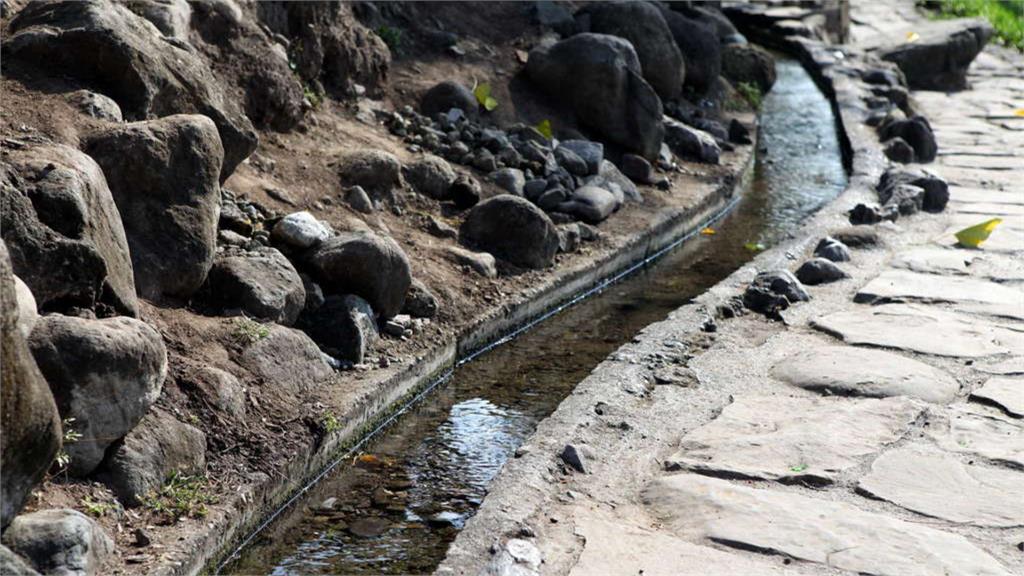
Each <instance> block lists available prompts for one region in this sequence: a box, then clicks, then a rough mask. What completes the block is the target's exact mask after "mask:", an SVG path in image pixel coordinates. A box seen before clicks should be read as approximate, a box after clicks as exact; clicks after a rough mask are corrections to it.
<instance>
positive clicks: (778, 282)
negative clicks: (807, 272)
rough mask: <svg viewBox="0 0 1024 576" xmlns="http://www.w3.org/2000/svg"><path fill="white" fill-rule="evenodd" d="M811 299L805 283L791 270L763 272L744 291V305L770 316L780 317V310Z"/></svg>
mask: <svg viewBox="0 0 1024 576" xmlns="http://www.w3.org/2000/svg"><path fill="white" fill-rule="evenodd" d="M810 299H811V297H810V295H809V294H808V293H807V290H806V289H804V287H803V284H801V283H800V281H799V280H797V278H796V277H795V276H793V273H792V272H790V271H789V270H774V271H768V272H761V273H759V274H758V275H757V276H756V277H754V281H753V282H751V283H750V286H748V287H747V289H746V291H744V292H743V305H744V306H746V307H747V308H749V309H751V310H753V311H755V312H760V313H762V314H765V315H766V316H769V317H778V313H779V311H781V310H785V309H787V308H789V306H790V305H791V304H794V303H796V302H806V301H807V300H810Z"/></svg>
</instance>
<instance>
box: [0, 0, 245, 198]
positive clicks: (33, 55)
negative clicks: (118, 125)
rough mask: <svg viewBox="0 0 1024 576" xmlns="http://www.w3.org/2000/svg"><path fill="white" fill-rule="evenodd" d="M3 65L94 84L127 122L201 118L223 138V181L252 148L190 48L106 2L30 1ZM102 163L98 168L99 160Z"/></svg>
mask: <svg viewBox="0 0 1024 576" xmlns="http://www.w3.org/2000/svg"><path fill="white" fill-rule="evenodd" d="M3 53H4V58H5V68H6V67H7V65H8V64H24V65H25V69H26V70H30V71H31V72H32V73H33V74H35V73H38V71H45V72H46V73H48V74H55V75H56V74H60V75H64V76H68V77H71V78H74V79H76V80H79V81H81V82H83V83H85V84H87V85H91V86H92V87H93V88H95V89H96V91H98V92H100V93H102V94H104V95H106V96H109V97H111V98H113V99H114V100H115V101H117V103H118V105H120V107H121V111H122V112H123V113H124V116H125V118H126V119H128V120H144V119H147V118H159V117H163V116H168V115H172V114H203V115H204V116H207V117H208V118H210V119H211V120H212V121H213V123H214V125H215V126H216V129H217V132H218V133H219V134H220V140H221V142H223V147H224V152H223V154H222V155H218V157H217V158H215V160H216V170H217V172H218V174H219V176H220V179H221V181H223V180H225V179H227V177H228V176H229V175H230V174H231V173H232V172H233V171H234V169H235V167H236V166H238V164H239V163H241V162H242V160H244V159H245V158H246V157H248V156H249V154H251V153H252V151H253V150H255V149H256V143H257V141H258V137H257V135H256V131H255V130H254V129H253V127H252V123H251V122H250V121H249V119H248V118H246V116H245V114H243V113H242V111H241V110H239V109H238V107H237V106H236V105H235V104H234V100H233V99H232V98H231V97H229V96H228V95H227V94H225V92H224V91H223V89H222V88H221V87H220V85H219V84H218V82H217V79H216V78H215V77H214V75H213V73H212V72H211V71H210V69H209V67H207V65H206V64H205V62H204V61H203V59H202V58H201V57H200V56H199V55H198V54H197V53H196V52H195V50H194V49H193V48H191V47H190V46H189V45H188V44H186V43H184V42H180V41H173V40H169V39H167V38H165V37H164V36H163V35H162V34H160V32H159V31H158V30H157V29H156V27H154V26H153V25H151V24H150V23H149V22H147V21H146V20H145V19H144V18H142V17H140V16H138V15H136V14H133V13H132V12H131V11H130V10H128V8H126V7H125V6H123V5H121V4H119V3H115V2H110V1H109V0H84V1H83V0H62V1H57V2H32V3H30V4H28V5H27V6H26V7H25V8H24V9H23V10H21V11H20V12H18V14H17V16H15V17H14V19H12V20H11V22H10V25H9V27H8V36H7V39H6V40H5V41H4V44H3ZM101 164H102V163H101Z"/></svg>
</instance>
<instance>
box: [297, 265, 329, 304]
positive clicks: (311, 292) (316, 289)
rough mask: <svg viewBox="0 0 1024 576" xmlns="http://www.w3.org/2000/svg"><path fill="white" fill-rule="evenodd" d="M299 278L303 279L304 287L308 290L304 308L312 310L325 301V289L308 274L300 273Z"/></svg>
mask: <svg viewBox="0 0 1024 576" xmlns="http://www.w3.org/2000/svg"><path fill="white" fill-rule="evenodd" d="M299 278H301V279H302V288H303V289H304V290H305V291H306V303H305V305H304V306H303V307H302V310H303V311H310V312H312V311H313V310H316V309H317V308H319V307H320V306H321V305H322V304H323V303H324V290H323V288H321V287H320V285H319V284H317V283H316V282H314V281H313V279H312V278H310V277H309V276H308V275H307V274H299Z"/></svg>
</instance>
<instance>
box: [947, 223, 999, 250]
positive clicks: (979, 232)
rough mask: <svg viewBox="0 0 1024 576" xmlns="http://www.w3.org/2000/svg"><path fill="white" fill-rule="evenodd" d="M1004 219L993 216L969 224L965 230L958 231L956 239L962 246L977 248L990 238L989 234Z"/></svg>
mask: <svg viewBox="0 0 1024 576" xmlns="http://www.w3.org/2000/svg"><path fill="white" fill-rule="evenodd" d="M1002 221H1003V220H1002V219H1001V218H993V219H991V220H986V221H985V222H982V223H981V224H975V225H974V226H968V227H967V228H964V229H963V230H961V231H959V232H957V233H956V240H957V242H959V243H960V245H961V246H966V247H968V248H977V247H978V246H979V245H980V244H981V243H982V242H984V241H985V240H988V235H989V234H991V233H992V231H993V230H995V229H996V226H998V225H999V223H1000V222H1002Z"/></svg>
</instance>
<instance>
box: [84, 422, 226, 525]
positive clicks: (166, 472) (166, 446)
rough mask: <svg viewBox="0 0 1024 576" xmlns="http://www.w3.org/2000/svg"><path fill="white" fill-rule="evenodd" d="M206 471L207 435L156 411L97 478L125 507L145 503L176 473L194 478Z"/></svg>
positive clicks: (109, 458) (110, 457)
mask: <svg viewBox="0 0 1024 576" xmlns="http://www.w3.org/2000/svg"><path fill="white" fill-rule="evenodd" d="M205 471H206V434H203V432H202V431H201V430H199V429H198V428H196V427H194V426H191V425H189V424H185V423H184V422H179V421H178V420H177V419H175V418H174V416H173V415H171V414H170V413H168V412H166V411H164V410H161V409H160V408H154V409H153V410H152V411H150V413H149V414H146V416H145V417H143V418H142V421H141V422H139V425H138V426H136V427H135V429H134V430H132V431H131V432H129V433H128V435H127V436H125V437H124V440H123V441H122V442H121V443H120V444H119V445H117V446H115V447H114V448H112V450H111V452H110V454H109V455H108V456H107V458H106V460H104V462H103V466H102V467H101V468H100V470H99V474H98V477H99V478H100V479H101V480H102V481H103V482H104V483H105V484H107V485H108V486H110V488H111V489H112V490H113V491H114V494H116V495H117V497H118V499H119V500H121V502H122V503H124V504H125V505H126V506H138V505H140V504H142V498H143V497H145V496H146V494H147V493H149V492H150V491H154V490H158V489H159V488H160V487H161V486H163V483H164V480H165V479H166V478H167V477H168V476H170V475H172V474H174V473H179V474H185V475H187V476H192V475H196V474H202V473H203V472H205Z"/></svg>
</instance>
